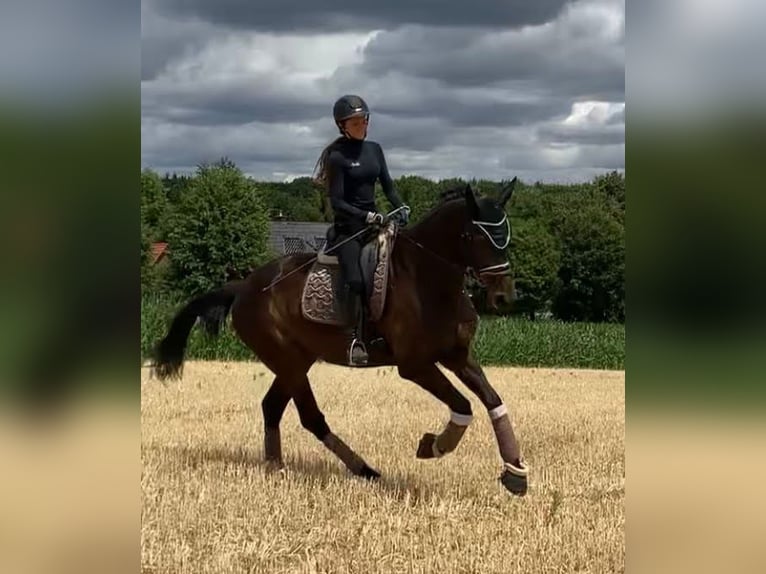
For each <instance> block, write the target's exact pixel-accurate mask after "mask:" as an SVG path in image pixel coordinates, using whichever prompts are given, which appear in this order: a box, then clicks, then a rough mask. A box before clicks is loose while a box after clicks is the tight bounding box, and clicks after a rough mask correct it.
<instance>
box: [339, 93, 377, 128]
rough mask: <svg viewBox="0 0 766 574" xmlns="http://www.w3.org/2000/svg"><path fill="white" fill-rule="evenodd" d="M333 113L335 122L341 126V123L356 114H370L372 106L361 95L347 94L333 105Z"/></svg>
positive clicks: (367, 115)
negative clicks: (368, 105)
mask: <svg viewBox="0 0 766 574" xmlns="http://www.w3.org/2000/svg"><path fill="white" fill-rule="evenodd" d="M332 115H333V117H334V118H335V123H336V124H338V127H340V123H341V122H342V121H345V120H347V119H349V118H353V117H356V116H366V117H368V118H369V116H370V108H369V107H367V102H365V101H364V100H363V99H362V98H360V97H359V96H354V95H347V96H343V97H342V98H340V99H339V100H338V101H337V102H335V105H334V106H333V107H332Z"/></svg>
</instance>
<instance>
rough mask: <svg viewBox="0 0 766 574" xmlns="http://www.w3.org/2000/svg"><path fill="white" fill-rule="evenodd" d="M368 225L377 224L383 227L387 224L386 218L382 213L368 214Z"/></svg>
mask: <svg viewBox="0 0 766 574" xmlns="http://www.w3.org/2000/svg"><path fill="white" fill-rule="evenodd" d="M366 221H367V223H377V224H378V225H383V224H384V223H385V218H384V217H383V214H382V213H375V212H374V211H369V212H367V219H366Z"/></svg>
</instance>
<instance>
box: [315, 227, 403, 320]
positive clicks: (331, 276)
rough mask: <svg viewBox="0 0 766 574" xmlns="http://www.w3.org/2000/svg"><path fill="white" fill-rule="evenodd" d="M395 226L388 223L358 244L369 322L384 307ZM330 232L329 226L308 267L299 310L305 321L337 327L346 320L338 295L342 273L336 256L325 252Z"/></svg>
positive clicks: (381, 314) (374, 318) (341, 285)
mask: <svg viewBox="0 0 766 574" xmlns="http://www.w3.org/2000/svg"><path fill="white" fill-rule="evenodd" d="M396 229H397V228H396V225H394V224H393V223H389V224H388V225H387V226H386V227H383V228H381V229H380V231H379V232H378V233H377V235H376V236H375V237H373V238H372V239H370V240H369V241H367V242H366V243H365V244H364V245H363V246H362V253H361V256H360V258H361V261H360V263H361V267H362V279H363V281H364V285H365V293H367V294H368V300H367V305H368V308H369V309H370V314H369V318H370V320H372V321H373V322H374V321H378V320H379V319H380V318H381V317H382V316H383V310H384V309H385V304H386V291H387V288H388V275H389V272H390V269H389V265H390V262H391V253H392V252H393V248H394V242H395V239H396ZM333 231H334V230H333V228H332V227H331V228H330V229H329V230H328V232H327V235H328V237H327V243H325V246H324V247H323V248H322V249H321V250H320V251H319V253H318V254H317V260H316V261H315V262H314V264H313V265H312V266H311V269H310V270H309V273H308V277H307V278H306V281H305V283H304V285H303V294H302V296H301V310H302V313H303V317H304V318H306V319H308V320H309V321H314V322H316V323H323V324H325V325H338V326H341V325H345V324H346V323H347V321H346V317H345V311H344V309H343V305H342V297H341V293H342V290H343V276H342V274H341V269H340V263H339V261H338V258H337V256H334V255H328V254H327V253H326V251H327V250H328V249H330V248H331V247H332V243H333V242H332V239H333V235H334V234H333Z"/></svg>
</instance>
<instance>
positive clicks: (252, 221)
mask: <svg viewBox="0 0 766 574" xmlns="http://www.w3.org/2000/svg"><path fill="white" fill-rule="evenodd" d="M171 223H172V226H171V227H170V229H169V233H168V243H169V249H170V261H171V279H172V280H173V283H174V285H176V286H177V287H178V288H180V289H181V290H182V291H183V292H184V293H186V294H189V295H194V294H196V293H199V292H202V291H206V290H209V289H212V288H214V287H217V286H219V285H221V284H222V283H224V282H226V281H227V280H230V279H233V278H237V277H243V276H245V275H246V274H247V273H248V271H249V270H250V269H251V268H253V267H254V266H256V265H258V264H260V263H263V262H265V261H266V259H268V257H269V251H268V237H269V221H268V216H267V212H266V209H265V206H264V205H263V201H262V199H261V196H260V194H259V193H257V190H256V189H255V185H254V184H253V182H252V181H251V180H249V179H248V178H247V177H245V175H244V174H243V173H242V172H241V171H240V170H239V169H238V168H237V167H236V166H235V165H234V164H233V163H231V162H230V161H228V160H223V161H221V162H219V163H217V164H215V165H213V166H201V167H199V168H198V170H197V173H196V175H195V177H194V178H193V179H192V181H191V183H190V186H189V188H188V189H187V190H186V192H185V193H184V194H183V195H182V196H181V197H180V198H179V203H178V206H177V207H176V209H175V210H174V213H173V217H172V221H171Z"/></svg>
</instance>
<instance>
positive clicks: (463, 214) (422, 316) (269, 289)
mask: <svg viewBox="0 0 766 574" xmlns="http://www.w3.org/2000/svg"><path fill="white" fill-rule="evenodd" d="M515 183H516V178H514V180H513V181H512V182H511V183H510V184H509V185H508V186H507V187H505V188H504V189H503V190H502V191H501V193H500V194H499V197H498V198H497V199H491V198H489V197H482V198H477V197H476V195H475V194H474V192H473V190H472V189H471V187H470V185H468V186H466V187H465V189H463V188H460V189H454V190H450V191H449V192H446V193H445V194H443V195H442V198H441V202H440V203H439V204H438V205H437V206H436V207H435V208H433V209H432V210H431V211H430V212H429V213H428V214H426V215H425V216H424V217H423V218H422V219H421V220H420V221H419V222H418V223H417V224H416V225H413V226H412V227H410V228H407V229H401V230H399V233H398V235H397V237H396V239H395V243H394V246H393V251H392V252H391V255H390V263H389V278H388V284H387V287H386V289H387V295H386V303H385V308H384V310H383V313H382V315H381V316H380V318H379V320H378V321H376V322H375V325H374V327H375V329H376V331H377V332H378V333H379V334H380V335H381V337H382V339H383V340H384V341H385V348H380V349H377V348H374V347H372V348H370V350H369V355H370V361H369V364H368V366H382V365H392V366H396V367H397V368H398V372H399V375H400V376H401V377H402V378H405V379H408V380H410V381H413V382H414V383H415V384H417V385H419V386H420V387H422V388H423V389H424V390H426V391H428V392H429V393H431V394H432V395H433V396H434V397H436V398H437V399H439V400H440V401H441V402H443V403H444V404H445V405H447V406H448V407H449V409H450V418H449V420H448V421H447V423H446V424H445V427H444V428H443V430H442V431H441V432H440V433H439V434H433V433H426V434H425V435H424V436H423V437H422V439H421V441H420V444H419V445H418V449H417V457H418V458H438V457H442V456H444V455H445V454H448V453H449V452H452V451H453V450H454V449H455V448H456V447H457V446H458V443H459V442H460V440H461V438H462V437H463V434H464V433H465V431H466V429H467V427H468V425H469V424H470V423H471V421H472V418H473V413H472V409H471V403H470V402H469V401H468V399H466V398H465V397H464V396H463V395H462V394H461V393H460V392H459V391H458V390H457V389H456V388H455V386H454V385H453V384H452V383H451V382H450V381H449V379H448V378H447V377H445V376H444V374H443V373H442V372H441V371H440V369H439V368H438V367H437V363H438V364H441V365H442V366H444V367H445V368H447V369H449V370H450V371H452V372H454V373H455V375H456V376H457V377H458V378H459V379H460V380H461V381H462V382H463V383H464V384H465V385H466V387H468V388H469V389H470V390H471V391H473V392H474V393H475V394H476V395H477V396H478V398H479V399H480V400H481V402H482V404H483V406H484V407H485V408H486V409H487V411H488V414H489V416H490V418H491V420H492V426H493V428H494V432H495V435H496V438H497V444H498V448H499V451H500V456H501V458H502V460H503V463H504V464H503V470H502V473H501V476H500V480H501V482H502V484H503V485H504V486H505V487H506V488H507V489H508V490H509V491H510V492H512V493H514V494H517V495H524V494H525V493H526V491H527V473H528V469H527V467H526V465H525V464H524V463H523V462H522V459H521V453H520V449H519V445H518V442H517V440H516V437H515V435H514V431H513V426H512V424H511V420H510V417H509V414H508V410H507V408H506V406H505V405H504V404H503V401H502V400H501V398H500V397H499V396H498V394H497V392H495V390H494V389H493V388H492V385H490V383H489V381H488V380H487V378H486V376H485V374H484V372H483V370H482V368H481V366H480V365H479V364H478V362H477V361H476V359H475V358H474V357H473V356H472V353H471V349H470V347H471V342H472V340H473V337H474V335H475V333H476V328H477V325H478V315H477V313H476V311H475V309H474V307H473V305H472V303H471V300H470V299H469V298H468V296H467V295H466V293H465V291H464V278H465V274H466V273H467V272H472V273H474V274H475V275H476V276H477V277H478V279H479V280H480V282H481V283H482V284H483V285H485V286H486V288H487V296H488V300H489V301H490V303H491V304H493V303H496V302H497V301H498V300H500V299H503V298H504V299H506V300H507V299H508V298H514V297H515V290H514V285H513V278H512V276H511V273H510V266H509V263H508V258H507V252H506V249H507V247H508V245H509V242H510V235H511V228H510V224H509V222H508V219H507V216H506V213H505V205H506V203H507V202H508V200H509V199H510V198H511V195H512V193H513V187H514V185H515ZM313 257H314V255H313V254H297V255H291V256H285V257H281V258H279V259H276V260H273V261H271V262H270V263H267V264H265V265H263V266H261V267H259V268H257V269H255V270H254V271H252V273H251V274H250V275H249V276H248V277H247V278H246V279H243V280H239V281H233V282H230V283H227V284H226V285H224V286H223V287H221V288H220V289H217V290H215V291H211V292H209V293H206V294H204V295H201V296H199V297H197V298H195V299H193V300H192V301H191V302H189V303H188V304H187V305H186V306H185V307H183V308H182V309H181V310H180V311H179V312H178V313H177V315H176V316H175V317H174V319H173V322H172V324H171V327H170V330H169V332H168V334H167V335H166V336H165V338H164V339H162V341H160V342H159V344H158V345H157V347H156V353H155V357H154V370H155V373H156V375H157V377H158V378H160V379H166V378H169V377H180V375H181V372H182V366H183V361H184V353H185V349H186V344H187V339H188V337H189V334H190V332H191V329H192V327H193V326H194V324H195V323H196V321H197V320H198V319H200V321H201V322H202V323H203V324H204V325H205V327H206V328H207V329H208V331H209V332H211V333H213V334H215V333H217V332H218V330H219V328H220V326H221V323H222V322H223V321H224V319H225V317H226V316H227V314H228V313H229V312H231V323H232V326H233V328H234V330H235V332H236V333H237V335H238V336H239V338H240V339H241V340H242V341H243V342H244V343H245V344H246V345H247V346H248V347H249V348H250V349H252V351H253V352H254V353H255V355H256V356H257V357H258V358H259V359H260V360H261V361H262V362H263V363H264V364H265V365H266V366H267V367H268V368H269V369H270V370H271V371H272V372H273V373H274V375H275V378H274V381H273V382H272V384H271V387H270V388H269V390H268V391H267V393H266V395H265V397H264V398H263V401H262V409H263V416H264V424H265V436H264V446H265V458H266V460H267V461H269V462H270V463H273V464H275V465H281V464H282V447H281V439H280V433H279V424H280V421H281V419H282V415H283V413H284V411H285V408H286V407H287V405H288V403H289V402H290V400H292V401H293V402H294V403H295V407H296V409H297V411H298V415H299V417H300V421H301V424H302V425H303V426H304V428H306V429H307V430H308V431H310V432H311V433H313V434H314V435H315V436H316V437H317V438H318V439H319V440H320V441H321V442H322V443H323V444H324V445H325V446H326V447H327V448H328V449H329V450H330V451H332V452H333V453H335V454H336V455H337V456H338V457H339V458H340V459H341V461H343V463H344V464H345V465H346V466H347V468H348V469H349V470H350V471H351V472H352V473H354V474H355V475H358V476H363V477H367V478H377V477H379V476H380V475H379V473H378V472H377V471H376V470H374V469H373V468H372V467H370V466H369V465H368V464H367V463H366V462H365V461H364V460H363V459H362V458H361V457H360V456H359V455H358V454H357V453H356V452H354V451H353V450H352V449H351V448H350V447H349V446H348V445H347V444H346V443H345V442H343V441H342V440H341V439H340V438H339V437H338V436H337V435H335V434H334V433H333V432H332V431H331V430H330V427H329V425H328V424H327V422H326V421H325V417H324V415H323V414H322V412H321V411H320V409H319V407H318V406H317V403H316V400H315V398H314V393H313V391H312V389H311V385H310V383H309V379H308V377H307V373H308V371H309V369H310V368H311V366H312V365H313V364H314V363H315V362H316V361H318V360H322V361H325V362H328V363H333V364H337V365H344V366H347V364H348V363H347V355H346V350H347V347H348V339H347V335H346V332H345V330H344V329H343V328H340V327H338V326H334V325H325V324H321V323H317V322H313V321H309V320H307V319H305V318H304V316H303V315H302V312H301V293H302V290H303V287H304V283H305V281H306V278H307V275H308V273H309V268H308V266H307V264H308V263H310V260H311V259H312V258H313ZM280 278H281V280H279V281H275V279H280Z"/></svg>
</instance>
